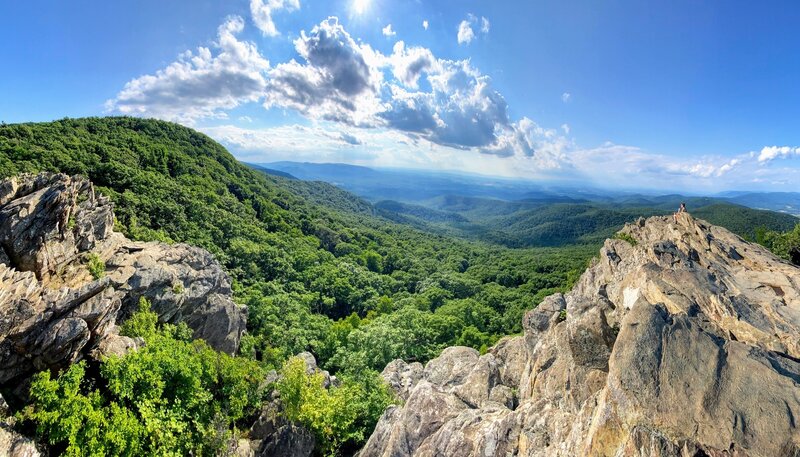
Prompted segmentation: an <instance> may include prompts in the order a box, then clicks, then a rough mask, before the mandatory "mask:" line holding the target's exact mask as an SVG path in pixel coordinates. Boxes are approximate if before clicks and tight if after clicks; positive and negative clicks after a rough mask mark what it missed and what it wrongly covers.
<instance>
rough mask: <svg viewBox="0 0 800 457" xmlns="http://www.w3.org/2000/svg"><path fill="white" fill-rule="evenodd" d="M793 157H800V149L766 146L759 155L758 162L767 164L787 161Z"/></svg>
mask: <svg viewBox="0 0 800 457" xmlns="http://www.w3.org/2000/svg"><path fill="white" fill-rule="evenodd" d="M791 156H800V147H791V146H765V147H763V148H762V149H761V152H760V153H759V154H758V161H759V163H766V162H770V161H772V160H775V159H785V158H788V157H791Z"/></svg>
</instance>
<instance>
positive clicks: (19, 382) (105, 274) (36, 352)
mask: <svg viewBox="0 0 800 457" xmlns="http://www.w3.org/2000/svg"><path fill="white" fill-rule="evenodd" d="M113 224H114V215H113V211H112V205H111V202H110V201H109V200H108V199H107V198H105V197H102V196H99V195H97V194H96V193H95V190H94V187H93V186H92V184H91V183H89V182H88V181H86V180H85V179H82V178H77V177H69V176H66V175H61V174H40V175H36V176H30V175H29V176H22V177H18V178H12V179H9V180H5V181H0V387H4V388H5V389H6V391H8V390H9V389H13V388H14V387H17V392H15V393H17V394H20V395H22V394H23V393H24V386H25V382H24V381H25V380H27V379H28V378H29V377H30V376H31V375H32V374H33V373H35V372H37V371H40V370H44V369H53V370H55V369H59V368H63V367H66V366H67V365H69V364H70V363H73V362H75V361H77V360H79V359H81V358H85V357H92V356H94V357H98V356H99V355H101V354H105V353H120V352H124V351H126V350H127V349H128V348H131V347H135V346H136V345H137V344H139V343H138V342H137V341H135V340H132V339H130V338H126V337H121V336H119V335H118V332H117V324H119V323H120V322H121V320H124V318H125V317H127V316H129V315H130V314H131V313H132V312H133V311H135V309H136V307H137V305H138V302H139V299H140V297H145V298H147V299H148V300H150V302H151V303H152V305H153V309H154V310H155V311H156V312H158V314H159V317H160V319H161V320H162V321H163V322H172V323H176V322H181V321H182V322H186V323H187V324H188V326H189V327H190V328H191V329H193V331H194V337H196V338H202V339H204V340H206V341H207V342H208V343H209V344H210V345H211V346H213V347H214V348H216V349H219V350H222V351H225V352H228V353H232V352H235V351H236V350H237V348H238V345H239V339H240V337H241V334H242V332H243V331H244V329H245V320H246V315H247V313H246V309H245V308H242V307H240V306H237V305H236V304H234V303H233V301H232V300H231V285H230V280H229V278H228V276H227V274H226V273H225V272H224V271H223V270H222V268H221V267H220V265H219V264H218V263H217V262H216V261H215V260H214V258H213V257H212V255H211V254H209V253H208V252H206V251H205V250H203V249H199V248H196V247H191V246H187V245H183V244H174V245H168V244H163V243H152V242H149V243H142V242H133V241H130V240H128V239H127V238H125V237H124V236H123V235H122V234H120V233H117V232H115V231H114V230H113Z"/></svg>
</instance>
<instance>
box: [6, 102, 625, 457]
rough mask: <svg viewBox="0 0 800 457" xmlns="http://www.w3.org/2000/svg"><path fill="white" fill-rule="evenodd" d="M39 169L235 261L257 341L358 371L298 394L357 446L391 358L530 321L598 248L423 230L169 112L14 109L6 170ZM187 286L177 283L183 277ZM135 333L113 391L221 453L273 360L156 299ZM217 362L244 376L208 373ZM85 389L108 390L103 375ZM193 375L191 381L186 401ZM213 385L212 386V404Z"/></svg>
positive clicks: (112, 377)
mask: <svg viewBox="0 0 800 457" xmlns="http://www.w3.org/2000/svg"><path fill="white" fill-rule="evenodd" d="M37 171H53V172H64V173H68V174H81V175H84V176H87V177H88V178H90V179H91V180H92V181H93V182H94V183H95V185H96V186H98V190H99V192H101V193H103V194H105V195H107V196H109V197H110V198H111V199H112V201H113V203H114V208H115V214H116V218H117V219H116V221H115V228H116V229H118V230H120V231H122V232H124V233H125V234H126V235H127V236H129V237H131V238H133V239H136V240H157V241H162V242H166V243H173V242H185V243H189V244H193V245H198V246H201V247H204V248H206V249H208V250H209V251H211V252H212V253H213V254H214V255H215V256H216V258H217V259H218V260H219V261H220V262H221V263H222V264H223V266H224V268H225V269H226V271H227V272H228V273H230V275H231V277H232V278H233V288H234V298H235V300H236V301H237V302H239V303H241V304H244V305H247V307H248V312H249V316H248V329H247V330H248V332H247V334H246V335H245V336H244V338H243V339H242V345H241V353H242V355H244V356H246V358H247V359H255V360H256V361H257V362H258V363H259V364H260V365H261V366H262V367H265V368H266V367H273V368H280V367H281V366H282V365H283V363H284V362H285V361H286V360H287V359H288V358H289V357H291V356H292V355H294V354H297V353H299V352H302V351H310V352H312V353H313V354H314V355H315V356H316V357H317V360H318V362H319V364H320V366H322V367H323V368H325V369H328V370H332V371H335V372H336V375H337V376H339V377H340V378H341V379H343V380H346V379H348V378H349V379H350V380H351V381H349V383H346V386H347V388H346V389H344V390H342V391H341V393H338V394H337V393H336V392H340V391H339V390H333V391H330V392H328V394H327V395H334V396H335V395H339V396H340V397H336V398H332V399H331V401H332V402H333V403H335V402H337V401H343V399H344V398H346V397H347V395H345V393H347V394H348V395H349V404H348V405H347V406H346V408H345V411H329V412H326V413H325V414H326V415H324V416H320V417H311V414H312V413H311V412H309V409H308V408H309V406H298V408H300V409H301V410H304V411H306V413H304V414H305V415H302V420H303V421H308V422H309V423H313V424H326V425H324V426H319V427H318V428H317V430H318V431H319V433H320V436H323V435H324V436H333V438H332V439H333V440H334V442H335V443H338V444H336V446H344V447H354V446H357V445H358V444H359V443H360V441H361V440H363V439H364V437H365V436H366V435H367V434H368V433H369V430H371V427H372V426H373V425H374V421H375V420H376V418H377V417H378V416H379V415H380V413H382V406H383V405H385V401H384V400H385V399H384V395H383V394H382V393H381V392H384V391H383V390H382V389H383V387H380V386H381V385H382V384H380V383H378V382H377V381H376V379H377V378H376V376H374V375H375V370H382V369H383V367H384V366H385V365H386V364H387V363H388V362H390V361H392V360H394V359H396V358H404V359H406V360H416V361H420V362H425V361H427V360H429V359H430V358H432V357H435V356H436V355H438V353H439V352H440V351H441V350H442V348H444V347H447V346H449V345H454V344H465V345H469V346H472V347H475V348H476V349H484V350H485V348H486V347H488V346H489V345H491V344H492V343H493V342H495V341H496V340H497V339H498V338H499V337H500V336H502V335H505V334H511V333H519V332H520V331H521V321H522V316H523V314H524V313H525V311H527V310H529V309H532V308H534V307H535V306H536V305H537V304H538V303H539V302H540V301H541V300H542V299H543V298H544V297H545V296H547V295H548V294H551V293H554V292H557V291H564V290H565V288H566V287H568V286H569V285H570V283H571V282H573V281H574V280H575V279H576V278H577V275H578V274H579V273H580V272H581V271H582V270H583V268H584V266H585V262H586V259H588V258H589V256H590V255H591V254H593V253H594V252H596V250H597V247H598V246H597V245H580V246H571V247H560V248H558V249H554V248H536V249H509V248H505V247H497V246H492V245H488V244H485V243H480V242H471V241H464V240H461V239H457V238H454V237H451V236H441V235H437V234H432V233H429V232H423V231H420V230H417V229H415V228H413V227H411V226H408V225H401V224H397V223H393V222H391V221H389V220H387V219H385V218H382V217H380V216H377V215H376V211H374V208H373V207H372V206H371V205H369V204H368V203H367V202H365V201H364V200H362V199H360V198H358V197H355V196H353V195H352V194H349V193H347V192H344V191H342V190H340V189H338V188H336V187H333V186H330V185H328V184H324V183H309V182H304V181H297V180H290V179H286V178H282V177H277V176H271V175H267V174H264V173H262V172H259V171H257V170H254V169H251V168H249V167H247V166H244V165H243V164H241V163H239V162H237V161H236V160H235V159H234V158H233V156H231V155H230V154H229V153H228V152H227V151H225V149H224V148H223V147H222V146H220V145H219V144H217V143H216V142H214V141H213V140H211V139H210V138H208V137H207V136H205V135H203V134H201V133H198V132H196V131H193V130H191V129H188V128H185V127H182V126H179V125H176V124H171V123H167V122H162V121H155V120H146V119H137V118H127V117H118V118H88V119H63V120H60V121H56V122H50V123H40V124H16V125H6V126H0V178H2V177H6V176H10V175H15V174H18V173H22V172H37ZM378 214H379V213H378ZM412 217H413V216H412ZM576 217H577V215H576ZM457 219H458V218H457ZM614 220H615V221H616V219H614ZM557 230H559V228H558V227H555V228H553V231H557ZM554 233H555V232H554ZM548 236H549V235H548ZM178 286H179V285H175V286H173V287H172V293H174V294H180V293H182V290H181V287H178ZM142 306H143V307H144V308H146V307H147V306H146V305H142ZM123 333H124V334H126V335H134V336H142V337H143V338H145V340H147V341H148V345H147V347H146V348H145V349H143V350H141V351H139V352H137V353H136V354H132V355H129V356H127V357H125V358H123V359H122V360H130V361H129V362H122V361H112V360H109V361H107V362H105V363H104V364H103V367H102V369H101V378H100V380H99V381H100V382H99V383H98V385H97V389H98V392H100V394H98V395H100V397H101V400H102V401H100V403H98V404H99V405H100V406H98V408H110V407H111V403H112V402H116V404H117V405H118V406H119V407H120V408H122V409H123V410H124V411H127V412H128V413H127V414H129V416H130V417H132V418H134V419H135V421H137V423H139V424H145V425H147V426H148V427H150V428H146V429H145V432H143V433H144V435H141V436H142V438H141V439H140V440H139V441H140V443H141V444H140V445H141V446H147V448H146V449H147V450H152V449H154V447H153V446H161V447H159V449H166V447H167V445H168V444H169V445H170V446H175V448H176V449H178V451H176V452H179V453H183V452H184V451H186V450H187V449H190V448H189V446H190V444H188V442H185V441H183V439H184V438H183V437H191V439H193V440H195V441H193V442H194V443H196V447H195V448H192V449H200V448H202V449H201V451H203V452H205V450H208V449H212V448H214V446H215V444H214V443H216V442H217V441H218V440H220V439H222V438H223V435H225V433H216V432H212V429H213V430H216V429H220V430H223V431H226V433H227V431H229V430H231V429H233V427H234V426H235V425H236V421H238V420H240V419H238V418H239V417H241V415H242V414H244V413H242V411H246V410H248V408H249V406H242V402H241V397H240V394H241V393H242V391H243V390H247V388H245V387H244V386H245V385H246V386H250V384H248V383H247V382H245V381H242V380H241V379H246V380H249V379H250V378H248V377H245V376H244V375H245V373H239V370H238V369H237V368H236V366H241V367H242V368H241V370H247V371H248V372H250V373H253V374H254V375H255V374H256V373H258V372H259V369H257V368H253V367H252V366H251V365H250V364H249V362H247V360H245V357H239V358H235V359H230V358H228V359H226V358H224V357H222V356H219V357H221V359H219V361H217V362H214V364H213V365H214V366H215V367H217V369H218V370H223V369H224V371H225V372H229V373H239V374H236V375H235V376H234V374H231V375H230V376H233V377H236V376H238V378H236V379H239V381H237V380H236V379H227V378H225V377H224V376H222V375H221V374H219V373H218V372H217V373H216V374H214V370H212V369H211V368H210V367H209V366H208V364H210V363H211V359H213V358H214V357H212V356H211V355H210V353H209V352H208V351H207V348H205V349H203V347H202V345H200V346H197V345H199V343H190V342H189V339H190V337H191V332H190V331H189V330H188V328H186V327H185V326H182V327H181V326H178V327H175V326H165V327H164V328H162V329H159V328H158V327H157V324H156V320H155V319H154V315H153V314H152V313H150V312H149V311H148V310H147V309H142V311H140V312H139V313H137V314H136V315H134V316H133V317H132V318H130V319H129V320H128V321H127V322H126V323H125V324H124V326H123ZM151 340H152V341H153V342H152V343H151ZM167 349H169V351H172V352H174V355H173V356H171V358H168V357H167ZM203 354H205V355H203ZM215 357H216V356H215ZM177 365H182V367H179V366H177ZM190 368H191V370H198V371H196V372H195V371H192V372H188V371H187V370H188V369H190ZM214 376H216V378H215V379H217V382H222V381H220V379H224V380H225V383H226V384H225V385H230V386H231V387H230V389H233V390H231V391H230V392H229V393H225V392H223V391H219V389H212V388H211V387H209V386H211V385H213V383H212V381H211V378H214ZM182 380H183V381H182ZM362 380H363V381H362ZM184 381H185V383H184ZM52 382H60V381H52ZM186 383H189V384H186ZM217 385H219V384H217ZM104 386H108V387H107V388H106V387H104ZM233 386H239V387H233ZM81 389H82V390H81V392H82V393H81V395H83V396H84V397H86V398H89V397H90V396H91V395H92V394H91V392H93V391H92V390H91V386H89V383H88V382H87V383H86V385H82V386H81ZM347 389H349V390H347ZM144 390H148V391H149V393H148V392H144ZM234 391H235V392H234ZM176 392H180V395H185V398H183V397H180V398H181V400H180V402H178V401H177V398H179V397H176ZM226 392H227V391H226ZM133 393H136V394H137V395H138V394H139V393H141V394H142V397H141V398H142V401H141V402H138V401H135V400H132V397H131V395H133ZM204 395H205V396H206V397H207V396H208V395H212V396H213V398H212V399H211V400H209V401H207V402H205V403H203V401H202V398H203V396H204ZM231 396H235V397H236V398H237V399H239V400H236V401H234V400H233V399H232V397H231ZM248 398H251V397H250V396H248ZM252 399H253V400H254V401H255V400H257V399H258V395H256V394H254V395H252ZM333 403H332V404H333ZM204 404H205V405H206V406H203V405H204ZM311 404H312V405H316V403H314V402H313V401H312V403H311ZM298 405H300V403H298ZM303 408H305V409H303ZM354 408H355V412H354ZM36 411H42V409H41V408H40V409H38V410H36ZM104 411H105V410H104ZM187 414H193V415H194V416H192V417H193V419H192V420H191V421H188V419H187V417H188V416H187ZM297 414H298V418H300V417H301V415H300V413H299V412H298V413H297ZM337 414H341V416H337ZM120 417H122V416H120ZM125 417H128V416H125ZM120 420H122V419H120ZM298 420H299V419H298ZM37 421H38V419H37ZM332 421H340V422H341V426H336V427H334V426H333V425H331V422H332ZM148 424H149V425H148ZM212 424H216V425H212ZM219 424H222V426H220V425H219ZM337 427H339V428H337ZM98 433H99V432H98ZM187 439H188V438H187ZM60 442H63V440H62V441H60ZM331 449H333V448H329V449H328V450H331Z"/></svg>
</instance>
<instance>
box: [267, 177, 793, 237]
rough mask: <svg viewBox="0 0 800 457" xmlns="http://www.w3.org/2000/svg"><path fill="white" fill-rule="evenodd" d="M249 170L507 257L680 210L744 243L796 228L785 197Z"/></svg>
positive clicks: (309, 195)
mask: <svg viewBox="0 0 800 457" xmlns="http://www.w3.org/2000/svg"><path fill="white" fill-rule="evenodd" d="M251 166H253V167H255V168H257V169H260V170H262V171H264V172H265V173H268V174H272V175H276V176H283V177H285V178H289V179H290V180H294V182H296V183H297V185H293V184H291V181H290V182H289V183H287V184H286V185H287V186H289V187H290V188H293V189H295V191H296V192H297V193H298V194H299V195H301V196H302V197H304V198H306V199H309V200H311V201H313V202H315V203H317V204H320V205H323V206H328V207H334V208H336V209H338V210H341V211H348V212H352V213H361V214H365V213H371V214H375V215H379V216H382V217H384V218H386V219H389V220H392V221H394V222H397V223H401V224H405V225H410V226H413V227H416V228H418V229H420V230H423V231H427V232H432V233H436V234H440V235H448V236H456V237H460V238H467V239H476V240H483V241H488V242H491V243H494V244H500V245H504V246H508V247H513V248H524V247H535V246H565V245H573V244H586V243H599V242H601V241H602V240H603V239H605V238H607V237H610V236H612V235H613V233H614V232H616V231H617V230H619V228H620V227H622V225H623V224H624V223H625V222H629V221H632V220H634V219H636V218H637V217H648V216H653V215H660V214H671V213H672V212H673V211H675V210H676V209H677V208H678V206H679V205H680V204H681V202H685V203H686V205H687V207H688V208H689V211H690V212H691V213H692V214H694V215H696V216H698V217H701V218H703V219H706V220H708V221H709V222H711V223H713V224H717V225H723V226H725V227H728V228H729V229H731V230H733V231H735V232H736V233H738V234H740V235H741V236H744V237H747V238H749V239H755V238H756V235H757V232H758V231H759V230H761V229H769V230H778V231H784V230H789V229H791V228H793V227H794V226H795V225H796V224H797V223H798V219H797V217H795V216H794V215H791V214H785V213H790V212H791V211H788V210H789V209H792V208H793V203H792V202H793V200H792V199H791V198H792V197H795V198H796V197H797V194H788V193H768V194H763V193H762V194H755V193H736V194H730V195H724V196H714V197H702V196H701V197H698V196H685V195H680V194H669V195H647V194H641V193H623V192H614V191H605V190H601V189H594V188H583V189H579V188H569V187H559V186H546V185H542V184H539V183H534V182H531V181H524V180H514V179H503V178H490V177H484V176H477V175H460V174H456V173H439V172H427V171H413V170H398V169H375V168H368V167H361V166H354V165H345V164H336V163H333V164H314V163H298V162H274V163H267V164H259V165H251ZM297 180H300V181H297ZM300 184H303V185H300ZM340 189H343V190H345V191H349V192H352V193H353V194H356V195H358V196H359V197H361V198H363V199H364V200H365V201H364V200H362V201H359V200H357V199H355V197H354V196H350V194H347V192H343V191H342V190H340ZM368 202H369V203H368ZM797 207H800V205H798V206H797ZM762 208H768V209H770V210H773V209H775V210H783V213H781V212H776V211H767V210H763V209H762Z"/></svg>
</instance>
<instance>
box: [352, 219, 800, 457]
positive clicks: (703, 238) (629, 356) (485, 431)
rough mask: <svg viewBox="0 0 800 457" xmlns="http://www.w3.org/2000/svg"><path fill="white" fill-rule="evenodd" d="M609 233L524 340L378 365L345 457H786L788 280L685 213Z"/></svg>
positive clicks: (797, 376) (795, 344) (794, 387)
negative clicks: (371, 412) (413, 372)
mask: <svg viewBox="0 0 800 457" xmlns="http://www.w3.org/2000/svg"><path fill="white" fill-rule="evenodd" d="M623 233H625V234H627V235H628V236H624V237H620V238H622V239H612V240H607V241H606V243H605V245H604V246H603V248H602V249H601V251H600V256H599V259H596V260H595V261H594V263H593V264H592V266H591V267H590V268H589V269H588V270H587V271H586V272H585V273H584V274H583V275H582V276H581V278H580V279H579V281H578V282H577V283H576V285H575V287H574V288H573V289H572V290H571V291H570V292H569V293H567V294H563V295H562V294H556V295H553V296H550V297H548V298H546V299H545V300H544V301H543V302H542V303H541V304H540V305H539V306H538V307H537V308H535V309H534V310H532V311H530V312H528V313H527V315H526V316H525V318H524V320H523V328H524V335H522V336H519V337H513V338H506V339H504V340H502V341H501V342H500V343H498V344H497V345H496V346H495V347H494V348H492V349H490V351H489V353H487V354H485V355H482V356H481V355H478V354H477V353H475V352H471V350H469V349H466V348H450V349H447V350H445V351H444V352H443V353H442V355H441V356H440V357H439V358H437V359H434V360H432V361H430V362H428V364H427V366H426V367H425V369H424V371H423V374H422V376H421V377H420V379H418V380H415V378H414V376H404V373H406V372H408V371H409V370H408V369H407V368H406V367H405V366H403V364H402V363H401V362H397V361H395V362H392V364H390V366H389V367H387V370H385V371H384V376H385V377H386V378H387V379H388V380H390V383H391V384H392V385H393V386H394V387H395V389H396V390H397V391H398V392H399V393H401V394H402V395H403V396H404V397H405V398H407V400H406V402H405V404H404V405H403V406H401V407H391V408H389V409H388V410H387V411H386V412H385V413H384V415H383V417H382V418H381V420H380V421H379V423H378V425H377V427H376V430H375V432H374V433H373V435H372V436H371V437H370V439H369V441H368V442H367V444H366V446H365V447H364V448H363V449H362V451H361V453H360V456H361V457H367V456H384V457H389V456H391V457H401V456H444V455H448V456H495V455H515V456H541V457H545V456H548V457H549V456H564V457H566V456H583V455H586V456H617V457H624V456H637V457H645V456H647V457H656V456H658V457H667V456H675V457H677V456H701V455H705V456H749V457H759V456H761V457H767V456H797V455H800V430H798V426H797V424H796V418H797V417H798V414H800V396H798V395H797V392H798V384H799V383H800V363H798V360H800V269H798V268H797V267H795V266H793V265H791V264H790V263H788V262H785V261H782V260H780V259H778V258H777V257H775V256H774V255H772V254H771V253H769V252H768V251H766V250H765V249H764V248H762V247H760V246H758V245H754V244H750V243H747V242H745V241H744V240H742V239H741V238H739V237H738V236H736V235H734V234H732V233H730V232H728V231H727V230H725V229H722V228H719V227H714V226H711V225H710V224H708V223H706V222H703V221H700V220H697V219H694V218H692V217H691V216H690V215H688V214H681V215H679V216H678V218H677V220H673V218H672V217H654V218H650V219H648V220H646V221H645V220H644V219H641V220H639V221H637V222H636V223H633V224H629V225H627V226H626V227H625V228H624V229H623ZM487 392H488V393H487ZM509 396H510V397H511V398H509Z"/></svg>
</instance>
